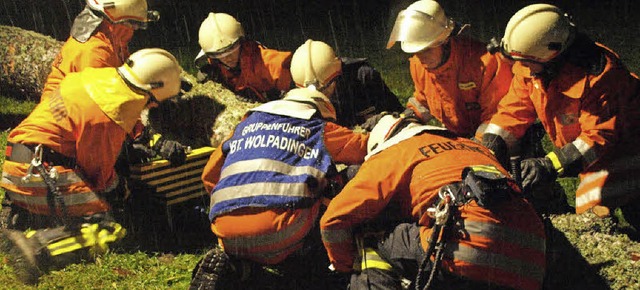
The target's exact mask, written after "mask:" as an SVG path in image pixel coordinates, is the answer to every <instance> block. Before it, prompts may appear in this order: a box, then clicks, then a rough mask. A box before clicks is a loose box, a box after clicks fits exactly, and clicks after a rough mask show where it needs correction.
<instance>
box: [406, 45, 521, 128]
mask: <svg viewBox="0 0 640 290" xmlns="http://www.w3.org/2000/svg"><path fill="white" fill-rule="evenodd" d="M445 45H449V46H450V53H449V58H448V59H447V60H446V62H445V63H444V64H442V65H441V66H439V67H438V68H435V69H432V70H427V69H426V68H425V67H424V65H422V63H421V62H420V60H419V59H418V57H417V56H415V55H414V56H413V57H411V58H410V59H409V68H410V71H411V78H412V79H413V82H414V85H415V92H414V94H413V98H412V99H410V100H409V103H408V104H407V107H408V108H410V109H413V110H414V112H415V113H416V115H418V116H419V117H420V118H421V119H423V120H426V119H428V118H427V116H423V114H429V113H430V114H431V115H432V116H433V117H435V118H436V119H438V120H439V121H440V122H441V123H442V124H443V125H444V126H445V127H446V128H447V129H449V130H450V131H452V132H454V133H456V134H458V135H460V136H463V137H473V136H476V137H481V135H482V132H483V131H484V128H485V126H486V124H488V123H489V120H490V119H491V116H493V114H494V113H495V112H496V109H497V105H498V102H499V101H500V99H501V98H502V96H503V95H504V94H505V93H506V92H507V90H508V89H509V84H510V83H511V78H512V73H511V65H510V64H509V63H507V62H505V61H503V60H502V59H501V58H500V57H498V56H497V55H492V54H490V53H488V52H487V49H486V46H485V44H483V43H482V42H479V41H476V40H473V39H470V38H467V37H464V36H456V37H452V38H451V39H450V40H449V43H448V44H445ZM425 109H426V110H425Z"/></svg>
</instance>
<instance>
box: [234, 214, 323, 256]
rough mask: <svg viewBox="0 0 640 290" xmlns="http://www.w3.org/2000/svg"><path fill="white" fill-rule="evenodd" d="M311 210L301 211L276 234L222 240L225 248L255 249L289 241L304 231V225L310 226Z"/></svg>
mask: <svg viewBox="0 0 640 290" xmlns="http://www.w3.org/2000/svg"><path fill="white" fill-rule="evenodd" d="M310 215H311V210H303V211H301V215H300V216H299V217H298V218H296V219H295V221H294V223H292V224H289V226H287V227H286V228H284V229H282V230H279V231H277V232H273V233H268V234H264V235H259V236H243V237H237V238H223V239H222V241H223V243H224V246H225V248H235V249H252V248H255V247H260V246H265V245H275V244H279V243H282V242H283V241H284V240H286V239H289V238H290V237H292V236H294V235H295V234H297V233H298V232H300V231H301V230H303V229H304V227H305V225H307V224H310V223H312V222H310V220H311V221H313V220H315V217H313V218H311V217H310Z"/></svg>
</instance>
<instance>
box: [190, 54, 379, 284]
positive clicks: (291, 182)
mask: <svg viewBox="0 0 640 290" xmlns="http://www.w3.org/2000/svg"><path fill="white" fill-rule="evenodd" d="M308 44H309V43H305V44H303V45H302V46H301V47H299V48H298V49H297V50H296V51H295V53H294V55H293V61H292V64H291V65H292V69H293V70H292V71H293V72H294V75H293V77H294V79H304V80H305V82H304V84H305V85H306V87H304V88H295V89H292V90H290V91H289V92H287V93H286V95H285V97H284V98H283V99H281V100H275V101H271V102H268V103H266V104H263V105H260V106H258V107H256V108H254V109H251V110H250V111H249V113H248V114H247V115H246V116H245V118H244V120H243V121H241V122H240V123H239V124H238V125H237V127H236V129H235V131H234V133H233V134H232V136H231V137H230V138H229V139H227V140H226V141H225V142H223V143H222V144H221V145H220V147H219V148H217V149H216V150H215V151H214V152H213V154H212V155H211V157H210V159H209V162H208V163H207V165H206V166H205V169H204V172H203V174H202V180H203V182H204V185H205V188H206V190H208V191H209V192H211V207H210V208H211V209H210V213H209V218H210V220H211V229H212V231H213V233H214V234H215V235H216V236H217V237H218V246H217V247H215V248H214V249H213V250H212V251H210V252H209V253H208V254H206V255H205V257H204V258H203V260H202V262H201V263H199V265H198V266H197V267H196V269H195V270H194V274H195V275H194V277H193V280H192V283H191V287H192V289H228V288H226V287H229V286H228V285H227V284H224V283H227V282H223V281H217V279H218V277H220V276H223V277H226V278H228V279H231V277H237V275H235V276H234V275H232V274H229V272H225V271H228V268H229V267H226V268H225V267H224V266H221V264H222V265H224V264H225V262H227V261H229V259H234V260H238V259H242V260H248V261H252V262H254V263H258V264H261V265H277V264H279V263H282V262H283V261H284V260H285V259H286V258H288V257H289V258H294V259H295V257H298V258H301V259H304V255H300V251H301V249H302V248H303V245H304V244H305V243H309V242H311V241H309V239H310V238H309V237H311V236H312V232H314V231H315V230H316V229H317V228H316V223H317V218H318V216H319V212H320V208H321V205H322V203H321V200H322V199H321V197H322V194H323V193H324V192H325V190H327V189H328V184H329V180H328V179H329V178H330V177H331V176H332V175H334V174H336V170H335V167H334V162H335V163H343V164H357V163H361V162H362V161H363V158H364V156H365V155H366V151H367V150H366V143H367V139H368V136H367V135H365V134H359V133H354V132H353V131H352V130H351V129H348V128H346V127H342V126H339V125H337V124H335V123H334V122H335V120H336V111H335V109H334V107H333V105H332V104H331V102H330V101H329V99H328V98H327V97H326V96H325V95H324V94H323V93H322V91H323V88H325V89H326V88H327V87H328V86H329V87H333V86H335V81H334V79H335V78H336V77H337V76H338V74H339V72H340V69H341V63H340V60H339V59H338V58H337V57H336V56H335V53H334V51H333V49H332V48H331V47H330V46H328V45H326V44H324V43H320V42H316V43H313V45H308ZM300 55H302V56H305V57H299V56H300ZM310 55H313V58H310V57H309V56H310ZM298 73H299V74H301V75H298ZM317 243H318V245H319V243H320V241H319V237H318V238H317ZM319 246H320V245H319ZM320 247H321V246H320ZM231 264H233V263H231ZM235 268H236V269H238V268H239V267H235ZM225 269H226V270H225ZM228 279H227V280H228ZM223 285H226V286H223ZM200 287H202V288H200Z"/></svg>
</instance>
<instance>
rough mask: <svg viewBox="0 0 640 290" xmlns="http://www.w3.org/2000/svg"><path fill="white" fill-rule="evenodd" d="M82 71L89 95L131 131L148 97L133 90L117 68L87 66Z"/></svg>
mask: <svg viewBox="0 0 640 290" xmlns="http://www.w3.org/2000/svg"><path fill="white" fill-rule="evenodd" d="M80 73H81V74H82V75H81V80H82V83H83V86H84V88H85V90H86V91H87V94H88V95H89V97H90V98H91V99H92V100H93V101H94V102H96V104H98V107H100V109H101V110H102V111H103V112H104V113H105V114H106V115H107V116H108V117H109V118H110V119H111V120H113V121H114V122H115V123H116V124H118V125H119V126H120V127H122V129H124V130H125V131H126V132H127V133H128V132H131V130H133V126H134V125H135V123H136V122H137V121H138V119H140V113H142V110H144V108H145V106H146V104H147V99H148V97H147V96H146V95H144V94H139V93H136V92H134V91H132V90H131V89H130V88H129V86H128V85H127V84H126V83H125V82H124V80H123V79H122V77H120V75H119V74H118V72H117V71H116V68H86V69H85V70H83V71H82V72H80Z"/></svg>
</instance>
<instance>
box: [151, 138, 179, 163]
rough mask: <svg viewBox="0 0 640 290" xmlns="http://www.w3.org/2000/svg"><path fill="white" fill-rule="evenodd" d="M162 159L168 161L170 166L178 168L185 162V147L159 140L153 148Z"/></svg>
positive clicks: (171, 141)
mask: <svg viewBox="0 0 640 290" xmlns="http://www.w3.org/2000/svg"><path fill="white" fill-rule="evenodd" d="M154 147H155V148H157V149H156V150H157V151H158V154H159V155H160V156H162V158H164V159H166V160H169V162H171V165H173V166H180V165H182V164H184V163H185V162H186V161H187V146H184V145H182V144H180V142H178V141H174V140H166V139H163V140H160V141H158V143H156V145H155V146H154Z"/></svg>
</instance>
